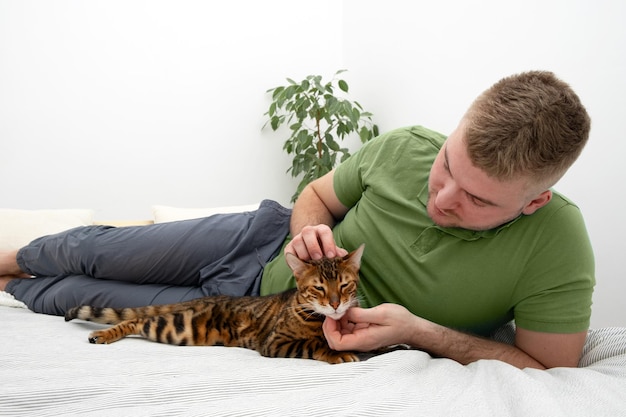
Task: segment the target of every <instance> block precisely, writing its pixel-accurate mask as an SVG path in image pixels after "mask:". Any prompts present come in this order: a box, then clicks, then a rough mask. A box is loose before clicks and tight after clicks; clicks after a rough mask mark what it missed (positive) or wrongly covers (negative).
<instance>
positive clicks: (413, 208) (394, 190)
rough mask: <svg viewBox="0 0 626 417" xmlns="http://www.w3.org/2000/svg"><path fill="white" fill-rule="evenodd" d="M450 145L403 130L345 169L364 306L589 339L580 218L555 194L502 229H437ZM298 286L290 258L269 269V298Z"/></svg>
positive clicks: (341, 182) (462, 324) (586, 253)
mask: <svg viewBox="0 0 626 417" xmlns="http://www.w3.org/2000/svg"><path fill="white" fill-rule="evenodd" d="M444 141H445V136H443V135H441V134H439V133H436V132H433V131H431V130H428V129H425V128H423V127H410V128H403V129H398V130H394V131H392V132H389V133H387V134H385V135H382V136H380V137H378V138H376V139H374V140H372V141H370V142H368V143H367V144H366V145H364V146H363V147H362V148H361V149H360V150H359V151H358V152H356V153H355V154H354V155H353V156H352V157H350V158H349V159H348V160H346V161H345V162H343V163H342V164H341V165H340V166H339V167H337V170H336V172H335V177H334V178H335V180H334V189H335V192H336V194H337V196H338V198H339V200H340V201H341V202H342V203H343V204H344V205H345V206H347V207H350V210H349V211H348V213H347V214H346V216H345V218H344V219H343V221H341V222H340V223H338V224H337V225H336V226H335V228H334V236H335V240H336V242H337V244H338V245H339V246H342V247H344V248H346V249H348V250H352V249H355V248H356V247H358V246H359V245H360V244H361V243H365V253H364V256H363V259H362V266H361V282H360V284H359V291H360V296H361V300H362V303H361V304H362V305H363V306H364V307H371V306H375V305H378V304H380V303H384V302H393V303H398V304H402V305H404V306H405V307H407V308H408V309H409V310H410V311H411V312H412V313H414V314H416V315H418V316H421V317H424V318H426V319H428V320H431V321H434V322H436V323H439V324H442V325H444V326H447V327H451V328H456V329H459V330H465V331H470V332H473V333H477V334H482V335H488V334H490V333H492V332H493V331H494V330H495V329H497V328H498V327H499V326H501V325H502V324H504V323H506V322H507V321H510V320H511V319H515V321H516V324H517V326H519V327H522V328H525V329H528V330H534V331H542V332H554V333H573V332H579V331H583V330H586V329H587V328H588V327H589V321H590V316H591V296H592V292H593V287H594V284H595V279H594V259H593V251H592V249H591V244H590V242H589V238H588V235H587V231H586V228H585V225H584V221H583V218H582V215H581V213H580V211H579V209H578V208H577V207H576V206H575V205H574V204H573V203H572V202H571V201H569V200H567V199H566V198H565V197H563V196H561V195H559V194H558V193H556V192H555V193H554V196H553V198H552V200H551V201H550V202H549V203H548V204H547V205H546V206H544V207H542V208H541V209H539V210H538V211H536V212H535V213H534V214H532V215H530V216H520V217H518V218H517V219H515V220H513V221H511V222H509V223H507V224H505V225H503V226H500V227H498V228H496V229H492V230H487V231H482V232H473V231H469V230H465V229H458V228H444V227H439V226H437V225H435V224H434V223H433V222H432V220H431V219H430V217H429V216H428V214H427V211H426V203H427V199H428V176H429V173H430V167H431V165H432V163H433V161H434V159H435V157H436V155H437V153H438V152H439V150H440V149H441V146H442V144H443V142H444ZM294 285H295V282H294V281H293V277H292V276H291V273H290V271H289V269H288V268H287V266H286V263H285V260H284V256H283V255H282V253H281V255H279V256H278V257H277V258H276V259H274V260H273V261H272V262H270V263H269V264H268V265H267V266H266V268H265V272H264V275H263V279H262V283H261V293H262V294H268V293H274V292H278V291H282V290H285V289H287V288H290V287H293V286H294Z"/></svg>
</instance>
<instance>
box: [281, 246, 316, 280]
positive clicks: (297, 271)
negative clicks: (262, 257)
mask: <svg viewBox="0 0 626 417" xmlns="http://www.w3.org/2000/svg"><path fill="white" fill-rule="evenodd" d="M285 260H286V261H287V265H289V268H291V271H292V272H293V274H294V275H295V276H296V277H299V276H301V275H302V273H303V272H304V271H305V270H306V269H307V268H310V267H311V265H309V264H308V263H307V262H305V261H303V260H302V259H300V258H298V257H297V256H296V255H294V254H293V253H290V252H287V253H286V254H285Z"/></svg>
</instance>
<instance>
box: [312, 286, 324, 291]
mask: <svg viewBox="0 0 626 417" xmlns="http://www.w3.org/2000/svg"><path fill="white" fill-rule="evenodd" d="M313 288H315V289H316V290H318V291H324V287H321V286H319V285H316V286H314V287H313Z"/></svg>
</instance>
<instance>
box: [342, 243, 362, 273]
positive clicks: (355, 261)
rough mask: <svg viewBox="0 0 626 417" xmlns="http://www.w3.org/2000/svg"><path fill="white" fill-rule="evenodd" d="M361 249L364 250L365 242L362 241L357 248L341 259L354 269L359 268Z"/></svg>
mask: <svg viewBox="0 0 626 417" xmlns="http://www.w3.org/2000/svg"><path fill="white" fill-rule="evenodd" d="M363 250H365V243H362V244H361V246H359V247H358V248H357V249H355V250H353V251H352V252H350V253H349V254H347V255H346V256H344V257H343V259H344V260H346V261H348V262H349V263H350V264H351V265H353V266H354V267H355V268H356V269H359V268H360V267H361V257H363Z"/></svg>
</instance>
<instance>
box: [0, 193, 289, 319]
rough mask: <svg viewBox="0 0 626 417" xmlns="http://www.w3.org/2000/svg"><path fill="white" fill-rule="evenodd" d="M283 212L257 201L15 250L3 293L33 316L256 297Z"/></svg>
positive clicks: (284, 226)
mask: <svg viewBox="0 0 626 417" xmlns="http://www.w3.org/2000/svg"><path fill="white" fill-rule="evenodd" d="M290 216H291V210H289V209H287V208H285V207H282V206H281V205H280V204H278V203H276V202H274V201H270V200H264V201H263V202H262V203H261V205H260V207H259V209H258V210H256V211H253V212H246V213H236V214H218V215H215V216H211V217H205V218H201V219H194V220H185V221H179V222H171V223H161V224H155V225H150V226H137V227H120V228H115V227H110V226H87V227H79V228H75V229H71V230H68V231H66V232H62V233H59V234H56V235H50V236H44V237H41V238H39V239H36V240H34V241H33V242H31V243H30V244H29V245H27V246H25V247H24V248H22V249H20V250H19V252H18V256H17V261H18V265H19V266H20V268H21V269H22V270H23V271H24V272H27V273H29V274H31V275H34V276H35V277H36V278H33V279H15V280H12V281H11V282H10V283H9V285H7V288H6V291H7V292H9V293H11V294H13V295H14V296H15V298H16V299H18V300H21V301H23V302H24V303H26V305H28V307H29V308H30V309H31V310H33V311H35V312H40V313H46V314H56V315H63V314H65V311H66V310H67V309H69V308H71V307H74V306H76V305H80V304H90V305H95V306H111V307H134V306H142V305H149V304H168V303H175V302H180V301H185V300H190V299H193V298H199V297H204V296H207V295H217V294H229V295H258V294H259V287H260V281H261V275H262V273H263V268H264V266H265V264H266V263H267V262H269V261H270V260H271V259H273V258H274V257H275V256H276V255H277V254H278V252H279V250H280V248H281V247H282V244H283V242H284V240H285V238H286V236H287V235H288V233H289V219H290Z"/></svg>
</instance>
